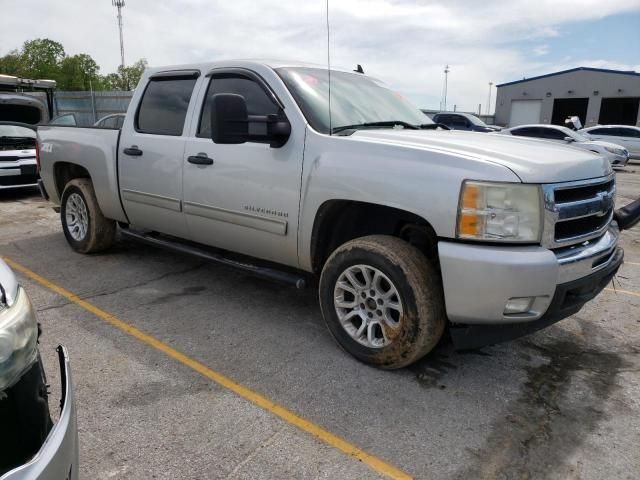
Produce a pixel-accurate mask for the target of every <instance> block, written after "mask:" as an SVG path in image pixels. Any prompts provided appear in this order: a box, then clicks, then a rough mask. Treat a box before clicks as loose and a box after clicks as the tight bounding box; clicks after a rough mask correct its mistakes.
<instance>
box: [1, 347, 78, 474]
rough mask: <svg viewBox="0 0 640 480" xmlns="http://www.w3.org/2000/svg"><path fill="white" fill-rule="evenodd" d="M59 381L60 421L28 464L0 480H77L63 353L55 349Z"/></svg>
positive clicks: (66, 362)
mask: <svg viewBox="0 0 640 480" xmlns="http://www.w3.org/2000/svg"><path fill="white" fill-rule="evenodd" d="M58 358H59V361H60V369H61V381H62V398H61V402H60V403H61V405H62V411H61V412H60V420H58V423H56V424H55V425H54V427H53V429H51V432H49V435H48V436H47V439H46V440H45V442H44V444H43V445H42V447H41V448H40V451H39V452H38V453H37V454H36V456H35V457H33V458H32V459H31V461H30V462H29V463H26V464H24V465H22V466H20V467H18V468H15V469H13V470H11V471H9V472H7V473H5V474H4V475H3V476H2V477H0V480H50V479H56V480H57V479H60V480H78V426H77V421H76V407H75V400H74V397H73V382H72V380H71V367H70V364H69V355H68V353H67V350H66V349H65V348H64V347H62V346H60V347H58Z"/></svg>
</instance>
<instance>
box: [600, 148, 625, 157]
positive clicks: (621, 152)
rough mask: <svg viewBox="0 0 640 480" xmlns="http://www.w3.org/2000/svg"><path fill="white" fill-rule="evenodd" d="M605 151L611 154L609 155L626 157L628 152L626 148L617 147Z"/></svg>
mask: <svg viewBox="0 0 640 480" xmlns="http://www.w3.org/2000/svg"><path fill="white" fill-rule="evenodd" d="M604 149H605V150H606V151H607V152H609V153H613V154H615V155H626V154H627V152H626V150H625V149H624V148H616V147H604Z"/></svg>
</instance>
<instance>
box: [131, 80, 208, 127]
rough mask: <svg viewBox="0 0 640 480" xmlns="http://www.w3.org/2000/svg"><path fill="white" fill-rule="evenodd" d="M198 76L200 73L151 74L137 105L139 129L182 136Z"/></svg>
mask: <svg viewBox="0 0 640 480" xmlns="http://www.w3.org/2000/svg"><path fill="white" fill-rule="evenodd" d="M197 79H198V73H197V72H185V73H182V72H170V73H169V74H165V75H163V74H159V75H156V76H152V77H151V78H150V80H149V83H148V84H147V87H146V88H145V91H144V93H143V94H142V99H141V100H140V104H139V106H138V111H137V113H136V118H135V129H136V131H137V132H138V133H147V134H151V135H168V136H180V135H182V131H183V129H184V123H185V119H186V116H187V110H188V109H189V102H190V101H191V96H192V94H193V89H194V87H195V85H196V81H197Z"/></svg>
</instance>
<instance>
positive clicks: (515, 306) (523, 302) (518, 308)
mask: <svg viewBox="0 0 640 480" xmlns="http://www.w3.org/2000/svg"><path fill="white" fill-rule="evenodd" d="M534 300H535V297H520V298H510V299H509V300H508V301H507V303H506V304H505V306H504V314H505V315H512V314H514V313H526V312H528V311H529V310H531V306H532V305H533V301H534Z"/></svg>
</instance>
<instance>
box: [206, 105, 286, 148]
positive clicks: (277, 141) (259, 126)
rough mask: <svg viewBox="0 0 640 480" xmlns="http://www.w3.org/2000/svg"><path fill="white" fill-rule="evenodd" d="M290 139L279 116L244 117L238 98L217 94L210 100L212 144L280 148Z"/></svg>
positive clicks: (243, 107)
mask: <svg viewBox="0 0 640 480" xmlns="http://www.w3.org/2000/svg"><path fill="white" fill-rule="evenodd" d="M290 135H291V124H290V123H289V121H288V120H287V119H286V118H282V117H281V116H279V115H248V114H247V103H246V101H245V99H244V97H243V96H242V95H236V94H233V93H218V94H216V95H214V96H213V97H212V106H211V139H212V140H213V141H214V143H220V144H238V143H245V142H257V143H268V144H269V146H271V147H272V148H279V147H282V146H283V145H284V144H285V143H287V140H288V139H289V136H290Z"/></svg>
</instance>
